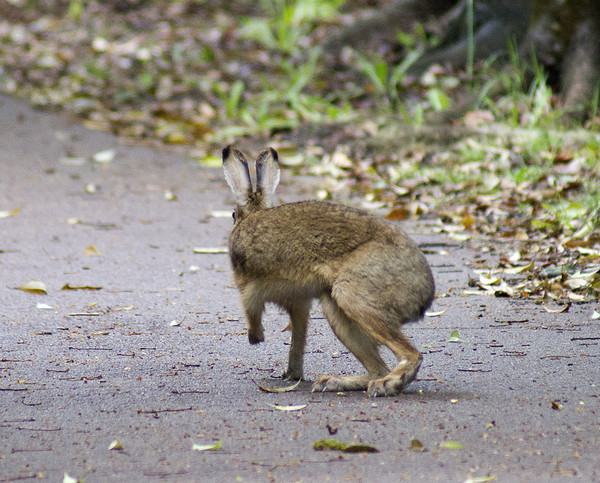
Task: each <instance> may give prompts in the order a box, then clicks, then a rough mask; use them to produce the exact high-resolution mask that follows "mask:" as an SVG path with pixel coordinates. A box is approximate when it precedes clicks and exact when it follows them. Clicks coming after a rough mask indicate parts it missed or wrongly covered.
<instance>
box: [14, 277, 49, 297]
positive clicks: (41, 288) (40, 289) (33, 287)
mask: <svg viewBox="0 0 600 483" xmlns="http://www.w3.org/2000/svg"><path fill="white" fill-rule="evenodd" d="M17 290H23V292H28V293H35V294H44V295H46V294H47V293H48V292H47V291H46V285H45V284H44V282H40V281H39V280H31V281H29V282H25V283H24V284H23V285H19V286H18V287H17Z"/></svg>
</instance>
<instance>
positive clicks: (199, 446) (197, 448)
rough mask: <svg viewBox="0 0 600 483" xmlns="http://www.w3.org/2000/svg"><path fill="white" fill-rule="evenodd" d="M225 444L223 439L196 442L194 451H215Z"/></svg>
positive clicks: (193, 447)
mask: <svg viewBox="0 0 600 483" xmlns="http://www.w3.org/2000/svg"><path fill="white" fill-rule="evenodd" d="M222 446H223V441H218V442H217V443H214V444H194V445H193V446H192V451H213V450H216V449H221V447H222Z"/></svg>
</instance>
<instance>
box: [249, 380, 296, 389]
mask: <svg viewBox="0 0 600 483" xmlns="http://www.w3.org/2000/svg"><path fill="white" fill-rule="evenodd" d="M252 382H253V383H254V384H256V387H258V388H259V389H260V390H261V391H264V392H290V391H293V390H294V389H296V388H297V387H298V385H299V384H300V382H302V379H301V380H300V381H298V382H297V383H295V384H292V385H291V386H286V387H263V386H261V385H260V384H258V383H257V382H256V381H255V380H254V379H253V380H252Z"/></svg>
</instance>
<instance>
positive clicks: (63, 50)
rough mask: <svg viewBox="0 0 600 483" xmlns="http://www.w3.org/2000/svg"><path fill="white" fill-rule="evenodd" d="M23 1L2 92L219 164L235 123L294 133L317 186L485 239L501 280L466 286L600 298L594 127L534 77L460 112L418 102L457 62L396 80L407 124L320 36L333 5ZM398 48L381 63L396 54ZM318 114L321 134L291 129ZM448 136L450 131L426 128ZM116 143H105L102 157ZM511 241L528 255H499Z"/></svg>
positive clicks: (1, 24) (250, 130)
mask: <svg viewBox="0 0 600 483" xmlns="http://www.w3.org/2000/svg"><path fill="white" fill-rule="evenodd" d="M12 3H14V4H15V8H16V9H17V10H18V11H19V12H20V15H18V16H16V17H15V18H14V19H12V20H10V21H8V20H0V38H1V40H2V49H0V64H1V65H2V72H1V73H0V74H1V75H0V90H1V91H2V92H5V93H9V94H17V95H19V96H22V97H26V98H28V99H29V100H30V102H32V103H33V104H36V105H38V106H57V107H60V108H63V109H65V110H68V111H71V112H73V113H75V114H77V115H78V116H80V117H82V118H83V119H84V124H85V125H86V126H88V127H90V128H94V129H102V130H106V131H111V132H113V133H115V134H118V135H119V136H121V137H124V138H127V139H130V140H135V141H137V142H141V143H152V144H163V145H166V146H170V147H172V148H173V149H176V150H178V149H179V150H180V149H182V148H184V149H186V150H188V152H189V153H190V154H191V155H192V156H193V157H194V158H195V159H198V161H199V162H200V163H202V164H205V165H209V166H218V165H220V159H219V156H218V155H217V154H215V153H216V151H218V149H217V147H220V145H221V144H222V142H223V140H225V139H233V138H237V137H240V136H249V135H258V136H262V137H263V138H268V139H270V141H272V142H273V144H274V145H277V144H280V145H281V146H282V148H283V147H285V148H286V151H282V153H283V154H284V155H282V162H284V163H285V162H286V159H287V160H288V161H289V164H290V167H291V168H293V169H294V170H296V171H303V172H309V173H312V174H316V175H318V176H320V177H322V179H323V180H324V181H326V184H327V186H329V188H326V189H324V190H322V193H321V196H320V197H322V198H328V197H332V196H333V195H337V193H346V194H347V195H349V196H350V197H352V198H355V197H358V198H359V200H360V201H359V202H362V203H363V204H364V205H369V206H375V205H377V206H379V207H384V206H385V207H387V208H388V209H389V210H390V211H389V214H388V217H389V218H391V219H395V220H404V219H426V220H432V219H437V220H439V221H440V222H441V224H442V225H443V226H444V228H442V229H441V231H442V233H446V234H447V235H448V236H449V237H451V238H453V239H455V240H457V241H460V242H461V243H468V244H470V245H472V246H473V247H475V248H478V247H484V248H487V249H489V250H490V255H491V256H492V258H491V261H489V262H488V265H489V266H488V268H489V269H494V270H503V271H502V272H499V273H501V274H502V276H501V281H500V282H499V283H497V284H481V287H480V288H481V290H479V291H477V292H475V291H468V292H466V293H467V294H469V293H478V294H482V293H485V294H489V295H493V296H503V297H513V298H526V299H531V300H536V301H543V302H545V301H573V302H579V301H589V300H598V299H599V298H600V277H598V276H597V275H596V274H595V273H591V272H590V271H589V270H592V271H593V270H594V269H595V268H598V267H600V230H599V218H600V214H599V208H600V190H599V189H598V178H599V177H600V165H599V164H598V163H597V159H598V153H599V152H600V137H599V136H598V134H597V132H594V131H593V130H592V129H589V130H587V131H584V130H582V129H579V130H576V131H565V130H564V129H563V130H556V129H555V126H553V125H550V124H549V123H550V121H547V122H546V121H545V120H544V119H540V120H539V121H536V122H535V123H532V119H533V118H534V115H535V112H536V111H535V109H536V108H537V107H538V106H535V105H533V99H535V97H536V96H532V95H531V93H530V92H526V91H525V92H523V95H522V97H521V98H519V99H512V98H510V97H508V96H507V97H504V98H500V99H492V100H491V102H492V103H494V102H495V104H492V106H491V107H490V106H489V103H488V104H487V105H486V106H483V105H478V106H475V107H474V109H473V110H471V111H470V112H466V113H465V114H464V115H463V116H462V117H461V118H458V119H455V120H454V121H453V122H454V124H453V125H448V124H447V123H442V124H439V123H438V124H433V125H432V124H430V123H428V122H425V121H424V119H426V118H424V115H423V113H424V112H425V114H427V111H428V110H429V111H436V110H438V111H439V110H443V109H445V105H446V104H448V98H449V97H451V96H452V95H453V93H454V92H455V90H457V89H460V88H461V87H456V86H457V85H459V84H460V82H461V77H460V73H456V72H447V71H445V70H444V69H442V68H438V69H435V70H431V71H430V72H428V73H427V74H426V75H424V76H422V78H421V79H416V80H407V81H406V82H405V83H402V85H399V87H401V89H400V91H401V92H386V93H385V94H386V95H387V97H389V95H392V96H395V99H396V100H397V101H399V102H402V106H403V109H404V110H405V111H406V115H404V111H403V115H404V117H405V118H406V119H405V124H404V125H399V124H398V117H399V116H398V112H387V113H386V112H384V110H385V109H388V110H389V103H387V102H385V101H386V99H385V97H386V96H385V95H384V96H383V97H382V92H377V89H376V84H377V82H376V81H377V78H374V79H371V81H373V82H374V83H373V82H371V83H368V82H367V83H365V82H364V78H363V77H360V76H358V75H356V73H357V72H361V65H362V72H363V74H364V73H365V66H368V63H369V62H370V60H369V59H366V58H363V59H362V64H361V63H360V62H361V61H360V60H359V59H360V58H361V56H358V55H348V56H345V57H344V56H342V58H341V59H338V60H337V61H338V62H342V63H344V64H345V65H344V69H341V70H339V69H335V70H334V69H330V68H328V65H327V59H326V57H324V56H322V53H321V52H320V51H319V49H320V47H319V42H320V39H322V38H327V35H326V33H327V31H328V29H332V28H335V27H336V23H337V21H338V20H336V15H337V12H336V7H335V6H329V7H328V9H327V11H326V13H324V12H321V11H320V12H319V14H318V15H315V16H313V17H311V16H310V15H306V14H305V16H304V17H303V18H302V19H301V21H298V20H297V19H296V18H294V20H293V22H295V23H294V24H293V25H290V24H286V23H285V21H286V17H285V15H283V14H282V15H281V16H280V17H276V16H272V15H266V12H265V11H261V8H260V6H256V5H252V2H250V3H248V4H246V3H243V4H232V5H230V6H228V7H226V8H225V7H221V6H215V5H212V4H210V2H209V4H207V5H202V7H200V6H199V5H198V2H193V1H188V0H177V1H173V2H167V1H163V0H159V1H156V2H151V3H149V4H147V5H144V8H139V9H134V8H131V9H130V8H123V9H116V8H113V7H112V4H111V2H98V1H91V2H70V3H69V10H68V12H67V13H66V14H65V12H64V10H63V9H62V8H54V9H53V8H51V7H48V8H44V9H36V8H35V7H31V6H29V4H28V3H27V2H12ZM292 5H293V2H292ZM283 13H287V14H288V16H289V11H286V12H283ZM350 14H351V15H352V14H354V12H352V11H350ZM332 20H333V21H332ZM300 45H301V46H302V47H301V48H300V47H299V46H300ZM388 50H389V52H390V53H389V54H387V55H388V57H387V58H382V59H381V63H380V64H376V63H373V64H372V66H374V68H375V70H377V66H382V67H384V68H385V69H386V72H387V70H388V69H389V68H390V66H391V62H397V58H396V59H393V58H392V55H393V54H392V53H393V52H394V51H395V50H394V49H388ZM303 54H306V55H303ZM386 62H390V64H387V63H386ZM371 70H372V69H371ZM345 71H348V72H353V73H354V75H349V74H346V73H345ZM198 72H202V76H200V75H198ZM332 72H335V74H332ZM309 81H310V82H309ZM482 81H483V82H484V83H485V81H486V79H485V77H484V78H483V79H482ZM444 86H446V87H444ZM448 86H453V87H448ZM463 88H464V86H463ZM369 89H370V91H369ZM333 93H336V94H335V95H333ZM411 99H415V100H412V101H411ZM382 100H383V101H384V102H381V101H382ZM382 106H383V107H382ZM385 106H388V107H385ZM544 109H545V108H544ZM419 112H420V113H421V115H420V117H419V115H417V114H418V113H419ZM543 112H546V110H543ZM550 114H551V115H548V116H544V117H548V118H549V119H550V120H551V118H552V115H554V114H555V113H554V112H550ZM319 123H320V125H321V127H316V128H315V129H314V131H315V132H316V133H318V135H313V136H308V137H307V136H304V135H299V133H300V132H301V131H298V130H297V129H296V128H298V127H299V126H304V125H308V126H312V125H317V124H319ZM327 123H338V124H335V125H336V126H337V127H336V128H335V129H332V128H329V127H328V124H327ZM596 124H597V121H596V120H592V121H591V122H590V123H589V124H588V126H586V127H590V128H594V126H595V125H596ZM311 129H312V128H309V129H308V131H309V132H310V131H311ZM321 132H323V133H324V134H323V135H322V134H321ZM447 134H449V135H448V136H446V135H447ZM440 137H442V138H445V137H448V140H447V141H444V142H443V143H440V142H437V141H435V142H430V141H431V140H432V139H433V140H435V139H439V138H440ZM407 139H408V142H406V140H407ZM415 139H417V140H416V141H415ZM290 140H294V142H291V141H290ZM377 140H379V141H377ZM377 142H379V144H377ZM296 143H298V144H302V145H304V146H306V149H305V151H306V153H302V154H300V153H299V148H300V147H302V146H297V145H296ZM382 146H383V147H382ZM385 146H388V147H385ZM328 153H329V154H328ZM114 158H115V153H114V151H113V150H103V151H100V152H98V153H95V154H94V155H93V156H92V161H93V162H94V163H96V164H103V163H110V162H113V161H114ZM75 161H76V162H79V161H80V160H75ZM98 189H99V188H98V187H97V186H95V185H94V184H92V183H90V184H88V185H87V187H86V191H87V192H88V193H90V194H92V193H95V192H97V191H98ZM165 194H166V195H168V194H169V192H165ZM166 198H167V199H171V200H172V201H175V199H176V195H174V194H173V197H170V196H166ZM17 212H18V210H13V211H0V217H8V216H13V215H14V214H16V213H17ZM450 227H454V228H456V229H452V230H450ZM507 242H508V243H507ZM507 246H508V249H507ZM515 248H518V250H519V252H520V253H521V256H522V260H523V264H522V265H521V264H519V265H516V264H507V263H505V262H504V261H503V259H504V258H506V257H505V253H504V252H505V251H511V252H514V250H515ZM200 253H205V252H203V251H201V252H200ZM206 253H223V252H221V251H218V252H206Z"/></svg>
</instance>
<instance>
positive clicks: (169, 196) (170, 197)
mask: <svg viewBox="0 0 600 483" xmlns="http://www.w3.org/2000/svg"><path fill="white" fill-rule="evenodd" d="M165 200H167V201H177V200H178V198H177V195H176V194H175V193H173V192H172V191H171V190H167V191H165Z"/></svg>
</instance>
